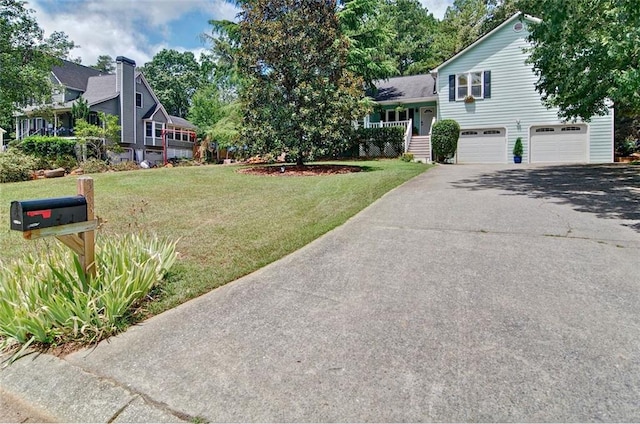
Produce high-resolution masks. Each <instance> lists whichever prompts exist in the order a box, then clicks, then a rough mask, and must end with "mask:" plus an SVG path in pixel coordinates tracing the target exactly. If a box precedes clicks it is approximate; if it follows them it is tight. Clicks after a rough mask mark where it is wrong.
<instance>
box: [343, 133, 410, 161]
mask: <svg viewBox="0 0 640 424" xmlns="http://www.w3.org/2000/svg"><path fill="white" fill-rule="evenodd" d="M353 138H354V140H353V141H354V143H355V144H363V145H364V146H365V150H366V151H367V152H368V150H369V147H370V146H371V145H373V146H376V147H377V148H378V149H379V150H380V155H382V156H384V154H385V146H386V144H387V143H389V144H390V145H391V147H392V148H393V150H394V151H395V152H396V154H397V155H399V154H400V153H401V152H402V151H404V148H403V146H404V128H403V127H384V128H358V129H357V130H356V131H355V134H354V136H353Z"/></svg>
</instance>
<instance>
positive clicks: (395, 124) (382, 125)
mask: <svg viewBox="0 0 640 424" xmlns="http://www.w3.org/2000/svg"><path fill="white" fill-rule="evenodd" d="M387 127H404V128H407V127H409V128H411V119H409V120H408V121H391V122H367V123H366V124H365V128H387Z"/></svg>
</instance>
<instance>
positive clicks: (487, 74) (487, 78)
mask: <svg viewBox="0 0 640 424" xmlns="http://www.w3.org/2000/svg"><path fill="white" fill-rule="evenodd" d="M484 98H485V99H490V98H491V71H484Z"/></svg>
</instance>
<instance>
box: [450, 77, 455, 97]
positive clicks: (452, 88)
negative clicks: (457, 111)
mask: <svg viewBox="0 0 640 424" xmlns="http://www.w3.org/2000/svg"><path fill="white" fill-rule="evenodd" d="M449 101H450V102H455V101H456V76H455V75H449Z"/></svg>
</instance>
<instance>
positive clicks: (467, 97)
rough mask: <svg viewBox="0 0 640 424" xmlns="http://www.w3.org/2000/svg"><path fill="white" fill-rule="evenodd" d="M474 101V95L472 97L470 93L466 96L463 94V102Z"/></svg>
mask: <svg viewBox="0 0 640 424" xmlns="http://www.w3.org/2000/svg"><path fill="white" fill-rule="evenodd" d="M475 101H476V98H475V97H473V96H472V95H470V94H469V95H467V96H464V102H465V103H473V102H475Z"/></svg>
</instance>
